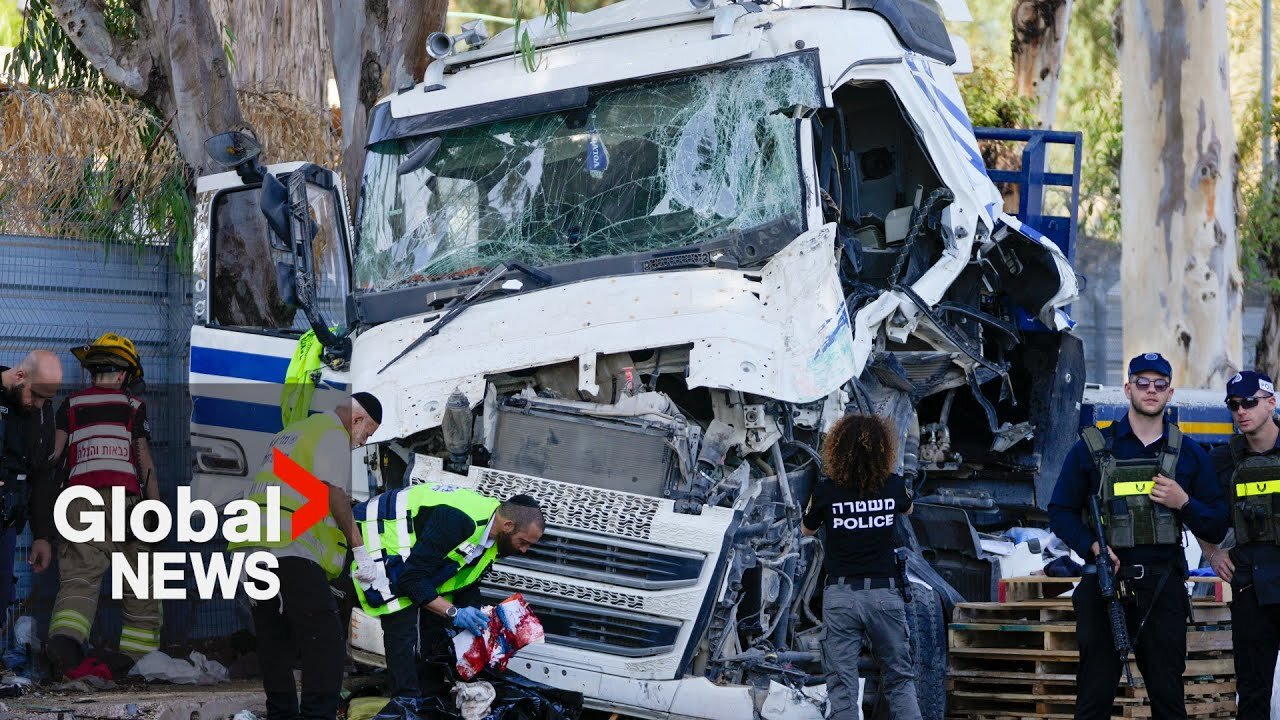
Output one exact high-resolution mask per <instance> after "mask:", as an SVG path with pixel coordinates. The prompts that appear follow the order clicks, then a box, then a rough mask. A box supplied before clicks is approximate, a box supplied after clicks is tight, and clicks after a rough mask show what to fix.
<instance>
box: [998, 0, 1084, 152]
mask: <svg viewBox="0 0 1280 720" xmlns="http://www.w3.org/2000/svg"><path fill="white" fill-rule="evenodd" d="M1071 1H1072V0H1016V2H1014V5H1013V13H1012V17H1013V43H1012V52H1013V71H1014V84H1015V85H1016V89H1017V91H1018V94H1020V95H1023V96H1025V97H1033V98H1035V99H1036V119H1037V120H1038V121H1039V123H1040V127H1042V128H1048V127H1052V126H1053V117H1054V113H1055V112H1057V105H1058V81H1059V78H1060V76H1061V74H1062V55H1063V52H1064V51H1065V50H1066V47H1067V24H1068V20H1069V18H1070V17H1071Z"/></svg>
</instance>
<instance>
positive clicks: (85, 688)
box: [48, 675, 116, 693]
mask: <svg viewBox="0 0 1280 720" xmlns="http://www.w3.org/2000/svg"><path fill="white" fill-rule="evenodd" d="M115 687H116V684H115V683H114V682H111V681H110V680H104V679H102V678H100V677H98V676H97V675H85V676H82V677H80V678H77V679H75V680H68V681H66V682H64V683H59V684H57V685H53V686H51V687H49V688H48V690H49V691H50V692H59V693H73V692H77V693H92V692H98V691H101V690H113V689H115Z"/></svg>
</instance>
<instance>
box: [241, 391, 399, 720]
mask: <svg viewBox="0 0 1280 720" xmlns="http://www.w3.org/2000/svg"><path fill="white" fill-rule="evenodd" d="M381 422H382V403H381V402H379V401H378V399H377V398H376V397H374V396H373V395H371V394H369V393H367V392H358V393H355V394H353V395H352V396H351V402H350V403H349V404H347V405H344V406H341V407H338V408H337V409H335V410H334V411H333V412H331V413H316V414H314V415H310V416H308V417H306V418H304V419H302V420H299V421H297V422H293V423H290V424H289V425H288V426H286V427H285V428H284V430H282V431H281V432H280V433H278V434H277V435H276V436H275V437H274V438H272V441H271V449H270V450H268V452H267V455H266V457H264V458H263V461H262V467H261V469H260V470H259V471H258V474H257V476H256V477H255V479H254V483H253V486H252V487H251V488H250V490H249V492H248V498H249V499H250V500H253V501H254V502H256V503H258V505H259V506H260V507H262V508H263V509H264V510H265V509H267V508H269V503H268V493H267V490H268V489H269V488H270V487H272V486H278V487H279V488H280V512H281V522H280V531H281V532H280V535H281V539H280V540H279V541H265V540H263V541H255V542H243V543H230V544H229V545H228V547H227V549H228V550H234V551H240V552H251V551H253V550H255V549H258V548H263V549H266V550H267V551H269V552H271V553H272V554H274V555H275V556H276V558H277V559H278V561H279V567H278V568H277V570H276V576H277V577H278V578H279V580H280V592H279V594H278V595H277V596H276V597H273V598H271V599H269V600H258V601H253V625H254V634H255V635H256V636H257V642H258V662H259V665H261V667H262V688H263V691H264V692H265V693H266V696H267V720H294V719H295V718H300V719H301V720H333V719H334V718H335V717H336V716H337V712H338V702H339V700H340V696H341V692H342V675H343V667H344V665H345V664H346V657H347V653H346V648H345V643H346V630H345V628H344V627H343V625H342V619H341V615H340V614H339V612H338V603H337V600H336V599H335V598H334V595H333V593H332V592H331V590H330V584H329V583H330V581H332V580H335V579H337V578H338V576H339V575H341V573H342V570H343V565H344V563H345V560H346V550H347V547H348V546H350V547H351V548H352V550H353V551H354V552H355V554H356V556H357V558H358V559H359V558H361V555H362V550H363V549H362V548H361V547H360V545H361V543H362V542H363V541H362V540H361V538H360V533H359V531H358V530H357V529H356V525H355V518H354V516H353V515H352V509H351V500H350V497H349V496H348V495H347V493H348V491H349V490H350V487H351V481H350V477H351V451H352V450H353V449H354V448H357V447H359V446H361V445H363V444H364V443H365V442H366V441H367V440H368V439H369V437H370V436H371V435H373V433H374V432H375V431H376V430H377V429H378V425H379V424H380V423H381ZM275 450H279V451H280V452H282V453H284V454H285V455H287V456H288V457H289V459H290V460H292V461H293V462H294V463H296V464H297V465H299V466H300V467H302V468H303V469H304V470H306V471H308V472H310V473H311V474H312V475H314V476H315V477H316V478H318V479H319V480H321V481H323V482H324V483H325V484H327V485H328V486H329V491H328V495H329V513H328V514H327V515H326V516H325V518H324V519H323V520H322V521H321V522H319V523H317V524H315V525H313V526H312V527H311V528H310V529H308V530H307V531H306V532H304V533H302V534H301V535H299V536H298V538H297V539H293V533H292V529H291V527H290V518H291V517H292V514H293V512H294V511H295V510H297V509H298V508H299V507H302V505H304V504H305V503H306V502H307V501H306V498H304V497H302V495H301V494H299V493H298V492H297V491H295V490H293V489H292V487H290V486H289V485H287V484H285V483H284V482H283V481H282V479H281V478H280V477H279V476H278V475H277V474H276V464H275V461H274V451H275ZM355 572H356V574H357V575H358V576H359V575H365V576H368V577H371V576H372V568H370V567H368V559H367V556H364V558H363V559H362V560H358V562H357V568H356V570H355ZM366 574H367V575H366ZM295 660H297V661H300V662H299V669H300V670H301V671H302V688H301V702H299V695H298V692H297V689H296V685H295V684H294V678H293V667H294V663H295Z"/></svg>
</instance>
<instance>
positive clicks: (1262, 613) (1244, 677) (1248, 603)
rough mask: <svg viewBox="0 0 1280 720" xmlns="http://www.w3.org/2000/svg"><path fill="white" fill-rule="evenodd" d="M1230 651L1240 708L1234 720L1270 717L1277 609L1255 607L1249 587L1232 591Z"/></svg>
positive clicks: (1278, 647) (1279, 635) (1279, 645)
mask: <svg viewBox="0 0 1280 720" xmlns="http://www.w3.org/2000/svg"><path fill="white" fill-rule="evenodd" d="M1231 650H1232V655H1233V656H1234V660H1235V667H1236V691H1237V692H1238V693H1240V706H1239V707H1238V708H1237V709H1236V720H1267V719H1268V718H1270V717H1271V688H1272V685H1271V684H1272V682H1273V681H1274V679H1275V672H1276V654H1277V653H1278V652H1280V605H1259V604H1258V594H1257V592H1256V591H1255V590H1254V588H1253V586H1252V585H1250V586H1248V587H1244V588H1241V589H1235V590H1234V596H1233V597H1232V600H1231Z"/></svg>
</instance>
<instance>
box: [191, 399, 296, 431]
mask: <svg viewBox="0 0 1280 720" xmlns="http://www.w3.org/2000/svg"><path fill="white" fill-rule="evenodd" d="M191 423H192V424H193V425H212V426H215V427H226V428H233V429H236V430H249V431H251V432H260V433H270V434H272V435H274V434H276V433H278V432H280V430H281V429H283V428H284V423H283V421H282V420H281V418H280V406H279V405H261V404H258V403H247V402H240V401H239V400H225V399H223V398H215V397H201V396H198V395H197V396H195V397H193V398H191Z"/></svg>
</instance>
